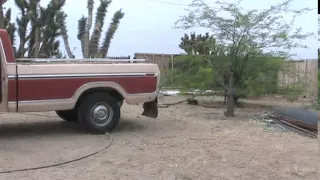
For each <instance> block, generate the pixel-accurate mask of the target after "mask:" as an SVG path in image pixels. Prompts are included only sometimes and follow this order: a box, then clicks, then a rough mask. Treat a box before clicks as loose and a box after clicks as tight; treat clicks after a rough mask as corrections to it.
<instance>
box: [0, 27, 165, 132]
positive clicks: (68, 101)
mask: <svg viewBox="0 0 320 180" xmlns="http://www.w3.org/2000/svg"><path fill="white" fill-rule="evenodd" d="M133 61H135V62H137V63H132V62H133ZM0 76H1V81H0V112H8V113H11V112H12V113H14V112H43V111H55V112H56V113H57V115H58V116H59V117H61V118H62V119H64V120H66V121H79V123H80V124H81V125H83V126H84V128H86V129H87V130H88V131H90V132H92V133H105V132H108V131H111V130H113V129H114V128H115V127H116V125H117V124H118V121H119V119H120V108H121V105H122V102H123V101H126V103H127V104H129V105H131V104H143V108H144V111H143V113H142V115H144V116H147V117H151V118H156V117H157V116H158V108H157V96H158V92H159V82H160V71H159V67H158V65H156V64H151V63H144V62H143V60H130V59H128V60H110V59H33V58H22V59H16V58H15V57H14V53H13V49H12V45H11V42H10V39H9V36H8V33H7V32H6V31H5V30H2V29H1V30H0Z"/></svg>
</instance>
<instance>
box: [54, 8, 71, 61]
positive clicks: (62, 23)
mask: <svg viewBox="0 0 320 180" xmlns="http://www.w3.org/2000/svg"><path fill="white" fill-rule="evenodd" d="M66 17H67V15H66V13H64V12H63V11H58V12H57V17H56V21H57V24H58V27H60V31H61V35H62V39H63V42H64V46H65V49H66V51H67V54H68V57H69V58H75V56H74V54H73V53H72V51H71V49H70V45H69V40H68V39H69V36H68V30H67V26H66Z"/></svg>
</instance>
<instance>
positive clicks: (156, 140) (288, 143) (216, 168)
mask: <svg viewBox="0 0 320 180" xmlns="http://www.w3.org/2000/svg"><path fill="white" fill-rule="evenodd" d="M178 99H179V98H178V97H176V98H172V97H171V98H169V99H166V100H167V101H176V100H178ZM262 111H263V109H259V108H256V109H245V110H243V109H238V110H237V112H236V114H237V115H238V116H237V117H235V118H233V119H228V120H227V119H226V118H225V117H224V116H223V110H222V109H212V108H204V107H200V106H190V105H186V104H181V105H177V106H174V107H170V108H164V109H161V111H160V116H159V118H158V119H149V118H144V117H141V116H140V113H141V107H139V106H127V105H124V107H123V110H122V113H123V114H122V120H121V122H120V124H119V126H118V128H117V129H116V130H115V132H113V136H114V142H113V144H112V146H111V147H110V148H109V149H107V150H106V151H105V152H103V153H102V154H99V155H97V156H94V157H92V158H88V159H85V160H82V161H79V162H76V163H72V164H69V165H65V166H61V167H56V168H50V169H45V170H37V171H33V172H19V173H14V174H6V175H0V179H4V180H10V179H19V180H23V179H25V180H31V179H68V180H69V179H70V180H73V179H77V180H79V179H80V180H81V179H83V180H101V179H112V180H114V179H146V180H149V179H159V180H160V179H164V180H171V179H181V180H182V179H184V180H189V179H190V180H191V179H195V180H199V179H204V180H207V179H219V180H220V179H222V180H223V179H237V180H238V179H245V180H250V179H252V180H256V179H270V180H277V179H279V180H280V179H281V180H285V179H290V180H292V179H311V180H313V179H314V180H316V179H319V177H320V173H319V164H320V163H319V162H320V159H319V151H318V149H319V148H318V143H319V141H318V139H311V138H308V137H304V136H300V135H297V134H294V133H281V132H266V131H264V130H263V124H261V123H258V122H254V121H251V120H250V119H249V116H250V115H251V114H254V113H259V112H262ZM37 114H39V113H37ZM43 115H45V116H43ZM0 118H1V120H2V121H1V123H0V137H1V138H0V153H1V156H2V157H4V158H1V159H0V169H4V170H7V169H12V168H22V167H25V166H28V167H30V166H37V165H44V164H47V163H52V162H57V161H61V160H65V159H70V158H73V157H76V156H79V155H81V154H83V153H88V152H90V151H94V150H96V149H99V148H100V147H101V146H102V145H103V144H105V143H106V142H107V141H108V139H106V136H103V135H102V136H93V135H89V134H86V133H83V132H82V130H81V128H79V127H78V126H77V125H75V124H70V123H65V122H61V120H59V119H58V118H57V117H56V116H54V114H53V113H46V114H40V116H35V115H34V114H31V115H6V114H1V115H0Z"/></svg>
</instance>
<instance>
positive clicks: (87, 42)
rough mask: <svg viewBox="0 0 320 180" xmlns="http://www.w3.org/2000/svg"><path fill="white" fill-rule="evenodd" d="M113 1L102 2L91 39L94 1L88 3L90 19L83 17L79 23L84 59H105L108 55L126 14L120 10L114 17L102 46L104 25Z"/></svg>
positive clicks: (79, 35) (89, 0)
mask: <svg viewBox="0 0 320 180" xmlns="http://www.w3.org/2000/svg"><path fill="white" fill-rule="evenodd" d="M111 2H112V1H111V0H100V5H99V7H98V8H97V12H96V17H95V24H94V26H93V27H94V29H93V32H92V35H91V37H90V35H89V34H90V30H91V27H92V21H93V8H94V1H93V0H88V1H87V8H88V17H85V16H82V17H81V18H80V19H79V21H78V36H77V37H78V39H79V40H80V42H81V50H82V55H83V57H84V58H99V57H100V58H104V57H106V56H107V54H108V50H109V46H110V44H111V40H112V38H113V36H114V34H115V32H116V30H117V29H118V26H119V24H120V20H121V19H122V18H123V17H124V13H123V12H122V11H121V9H120V10H118V11H116V12H115V14H114V15H113V18H112V22H111V23H110V26H109V28H108V30H107V31H106V32H105V38H104V40H103V41H102V44H101V45H100V39H101V35H102V28H103V25H104V21H105V17H106V14H107V9H108V7H109V5H110V4H111Z"/></svg>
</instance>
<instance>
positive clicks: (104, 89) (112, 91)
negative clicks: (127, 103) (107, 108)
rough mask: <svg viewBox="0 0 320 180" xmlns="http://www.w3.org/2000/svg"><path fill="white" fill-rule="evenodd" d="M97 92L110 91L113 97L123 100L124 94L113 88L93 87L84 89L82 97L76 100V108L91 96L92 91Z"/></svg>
mask: <svg viewBox="0 0 320 180" xmlns="http://www.w3.org/2000/svg"><path fill="white" fill-rule="evenodd" d="M96 92H104V93H108V94H110V95H111V96H112V97H114V98H116V99H117V100H119V101H122V100H123V96H122V95H121V94H120V93H119V92H118V91H117V90H115V89H113V88H92V89H88V90H86V91H84V92H83V93H82V94H81V95H80V97H79V98H78V100H77V102H76V105H75V108H78V107H79V105H80V103H81V101H82V100H83V99H84V98H85V97H87V96H89V95H90V94H92V93H96Z"/></svg>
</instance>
